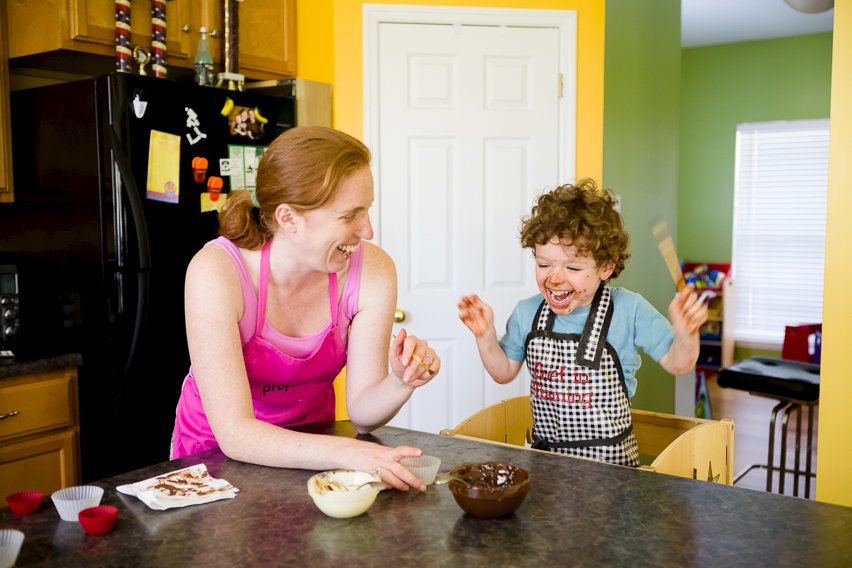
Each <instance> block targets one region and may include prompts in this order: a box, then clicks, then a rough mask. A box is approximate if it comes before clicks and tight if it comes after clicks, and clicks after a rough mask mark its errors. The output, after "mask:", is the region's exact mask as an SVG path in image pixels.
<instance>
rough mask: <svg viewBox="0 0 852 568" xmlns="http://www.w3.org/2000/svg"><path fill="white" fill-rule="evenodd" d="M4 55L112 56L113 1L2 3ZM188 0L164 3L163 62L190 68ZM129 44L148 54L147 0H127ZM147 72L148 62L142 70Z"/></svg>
mask: <svg viewBox="0 0 852 568" xmlns="http://www.w3.org/2000/svg"><path fill="white" fill-rule="evenodd" d="M6 1H7V2H8V6H7V13H8V17H9V21H8V25H9V57H23V56H27V55H35V54H40V53H48V52H52V51H56V50H60V49H65V50H70V51H78V52H83V53H92V54H96V55H107V56H111V57H115V2H114V0H45V1H41V2H32V1H29V0H6ZM190 4H191V2H190V0H169V1H168V2H167V3H166V48H167V53H166V59H167V61H166V63H167V64H168V65H177V66H192V60H191V56H190V53H191V52H192V49H191V47H192V39H191V37H190V34H189V33H188V31H184V29H189V28H188V27H189V26H191V25H192V21H191V17H192V15H191V11H190ZM130 31H131V44H132V46H134V47H135V46H137V45H141V46H144V47H145V48H147V49H148V51H149V52H150V50H151V1H150V0H131V3H130ZM146 69H147V70H148V73H149V74H150V72H151V71H150V70H151V65H150V63H149V64H148V65H147V66H146Z"/></svg>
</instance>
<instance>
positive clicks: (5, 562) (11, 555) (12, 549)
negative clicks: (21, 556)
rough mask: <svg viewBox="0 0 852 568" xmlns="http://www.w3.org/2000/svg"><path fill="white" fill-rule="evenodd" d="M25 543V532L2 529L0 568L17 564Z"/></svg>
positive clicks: (0, 537)
mask: <svg viewBox="0 0 852 568" xmlns="http://www.w3.org/2000/svg"><path fill="white" fill-rule="evenodd" d="M22 544H24V533H22V532H21V531H16V530H15V529H2V530H0V568H9V567H10V566H14V565H15V561H16V560H17V559H18V553H19V552H20V551H21V545H22Z"/></svg>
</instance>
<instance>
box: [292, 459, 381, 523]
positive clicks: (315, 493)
mask: <svg viewBox="0 0 852 568" xmlns="http://www.w3.org/2000/svg"><path fill="white" fill-rule="evenodd" d="M368 481H381V480H380V479H378V478H377V477H376V476H374V475H372V474H369V473H367V472H365V471H349V470H338V471H324V472H322V473H318V474H316V475H314V476H313V477H311V478H310V479H309V480H308V494H309V495H310V496H311V499H313V500H314V504H315V505H316V506H317V508H318V509H319V510H320V511H322V512H323V513H325V514H326V515H328V516H329V517H334V518H336V519H348V518H350V517H357V516H358V515H360V514H362V513H365V512H366V511H367V509H369V508H370V507H371V506H372V505H373V502H374V501H375V500H376V495H378V494H379V490H378V489H376V488H375V487H372V486H369V485H365V486H363V487H361V488H359V489H354V490H353V489H350V488H351V487H354V486H357V485H360V484H362V483H366V482H368Z"/></svg>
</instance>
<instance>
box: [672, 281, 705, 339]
mask: <svg viewBox="0 0 852 568" xmlns="http://www.w3.org/2000/svg"><path fill="white" fill-rule="evenodd" d="M669 321H671V322H672V327H673V328H674V332H675V334H677V335H692V334H697V333H698V329H699V328H700V327H701V325H702V324H703V323H704V322H706V321H707V306H706V305H704V302H701V301H699V299H698V295H697V294H696V293H695V288H694V287H693V286H692V285H688V286H684V288H683V289H682V290H681V291H680V292H679V293H678V294H677V295H676V296H675V297H674V299H673V300H672V302H671V303H670V304H669Z"/></svg>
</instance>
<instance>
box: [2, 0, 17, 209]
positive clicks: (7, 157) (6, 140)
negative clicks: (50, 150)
mask: <svg viewBox="0 0 852 568" xmlns="http://www.w3.org/2000/svg"><path fill="white" fill-rule="evenodd" d="M6 37H7V35H6V0H0V203H4V202H8V201H12V200H13V197H14V194H13V193H12V133H11V132H9V62H8V61H7V53H8V49H7V44H6Z"/></svg>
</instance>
